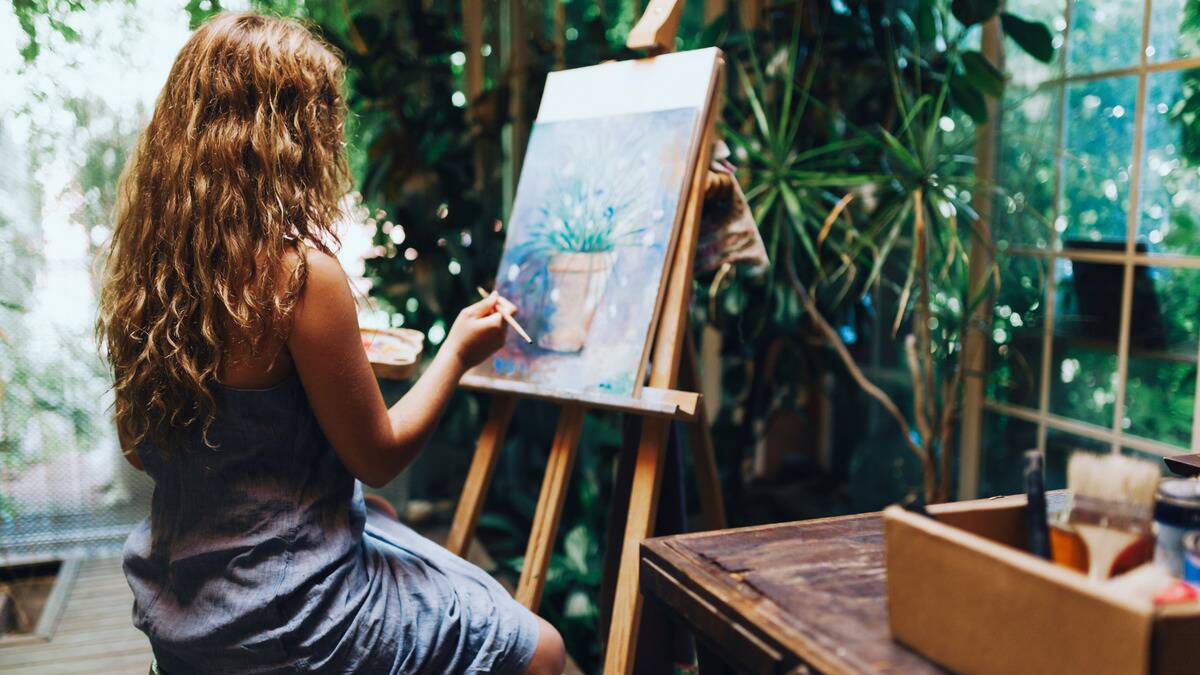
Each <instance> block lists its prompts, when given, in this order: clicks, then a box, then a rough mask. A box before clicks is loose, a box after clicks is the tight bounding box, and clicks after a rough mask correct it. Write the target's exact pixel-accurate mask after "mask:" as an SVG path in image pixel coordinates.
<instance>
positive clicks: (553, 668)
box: [525, 616, 567, 675]
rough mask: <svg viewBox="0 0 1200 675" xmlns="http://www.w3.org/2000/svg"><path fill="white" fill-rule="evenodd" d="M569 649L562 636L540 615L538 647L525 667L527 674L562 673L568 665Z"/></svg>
mask: <svg viewBox="0 0 1200 675" xmlns="http://www.w3.org/2000/svg"><path fill="white" fill-rule="evenodd" d="M566 661H567V649H566V647H564V646H563V640H562V636H561V635H559V634H558V630H556V629H555V628H554V626H551V625H550V624H549V622H547V621H546V620H545V619H543V618H542V617H540V616H539V617H538V641H537V648H536V649H534V651H533V659H531V660H530V662H529V667H527V668H526V669H525V675H562V672H563V669H564V668H565V667H566Z"/></svg>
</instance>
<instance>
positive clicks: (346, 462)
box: [98, 14, 564, 674]
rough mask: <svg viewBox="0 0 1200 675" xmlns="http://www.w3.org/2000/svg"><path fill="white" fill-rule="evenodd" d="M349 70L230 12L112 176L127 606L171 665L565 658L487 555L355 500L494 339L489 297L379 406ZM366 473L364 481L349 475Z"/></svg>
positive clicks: (206, 36) (113, 350) (179, 73)
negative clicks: (359, 228) (359, 297)
mask: <svg viewBox="0 0 1200 675" xmlns="http://www.w3.org/2000/svg"><path fill="white" fill-rule="evenodd" d="M342 80H343V69H342V65H341V63H340V62H339V60H338V58H337V57H336V56H335V55H334V54H333V53H332V52H331V50H330V49H329V48H328V47H327V46H326V45H324V44H322V43H321V42H320V41H318V40H317V39H315V38H314V37H313V36H312V35H310V34H309V33H308V32H307V31H306V30H305V29H304V28H303V27H302V26H300V25H299V24H297V23H295V22H292V21H288V20H283V19H276V18H268V17H263V16H257V15H253V14H223V15H219V16H217V17H216V18H214V19H213V20H212V21H210V22H208V23H206V24H205V25H204V26H202V27H201V28H200V29H199V30H197V31H196V33H195V34H194V35H193V36H192V37H191V39H190V40H188V42H187V44H186V45H185V46H184V47H183V49H182V51H180V53H179V55H178V57H177V58H176V60H175V64H174V66H173V67H172V69H171V73H170V76H169V77H168V79H167V83H166V85H165V87H164V88H163V91H162V94H161V95H160V97H159V100H158V104H157V106H156V108H155V111H154V115H153V117H152V118H151V120H150V124H149V126H148V127H147V128H146V130H145V131H144V132H143V134H142V136H141V139H140V141H139V144H138V147H137V149H136V150H135V152H134V154H133V156H132V158H131V159H130V161H129V163H128V165H127V166H126V168H125V172H124V175H123V176H122V179H121V197H120V204H119V206H118V209H117V216H116V227H115V230H114V235H113V241H112V245H111V251H110V252H109V255H108V259H107V263H106V269H105V275H104V281H103V288H102V291H101V303H100V304H101V309H100V319H99V322H98V332H99V335H100V337H101V339H102V341H103V343H104V344H105V346H106V347H107V358H108V360H109V362H110V364H111V367H112V371H113V376H114V382H115V385H114V389H115V393H116V405H115V412H116V419H117V427H118V430H119V434H120V437H121V441H122V447H123V450H124V452H125V454H126V456H127V458H128V459H129V461H130V462H131V463H133V464H134V465H135V466H137V467H138V468H142V467H143V466H144V468H145V470H146V471H147V472H148V473H149V474H150V475H151V476H152V477H153V478H154V481H155V492H154V498H153V503H152V507H151V514H150V517H149V519H148V520H147V522H144V523H142V524H141V525H140V526H139V527H138V528H137V529H135V530H134V532H133V533H132V534H131V535H130V537H129V540H128V541H127V543H126V547H125V573H126V576H127V578H128V580H129V585H130V587H131V588H132V589H133V593H134V611H133V615H134V621H135V623H136V624H137V626H138V628H140V629H141V630H142V631H144V632H145V633H146V635H147V636H148V637H149V639H150V643H151V645H152V646H153V648H154V654H155V657H156V660H157V661H158V664H159V666H160V667H161V669H162V670H163V671H164V672H166V673H188V672H203V673H216V672H221V673H229V672H254V673H267V672H289V673H291V672H362V673H439V674H440V673H459V672H500V673H522V672H524V673H537V674H540V673H561V672H562V664H563V658H564V657H563V648H562V640H561V638H560V637H559V635H558V633H557V632H556V631H555V630H554V629H553V628H552V627H551V626H550V625H549V624H547V623H546V622H545V621H542V620H541V619H539V618H538V617H536V616H534V615H533V614H532V613H531V612H529V611H528V610H526V609H525V608H523V607H521V606H520V605H518V604H517V603H516V602H515V601H514V600H513V599H512V598H511V597H510V596H509V595H508V594H507V593H506V592H505V591H504V590H503V589H502V588H501V587H500V586H499V585H498V584H497V583H496V582H495V581H494V580H492V579H491V578H490V577H488V576H487V575H486V574H485V573H484V572H483V571H481V570H479V569H478V568H476V567H474V566H472V565H470V564H469V563H467V562H465V561H463V560H461V559H459V558H457V557H456V556H454V555H452V554H450V553H449V552H448V551H446V550H445V549H443V548H441V547H438V546H437V545H435V544H432V543H431V542H429V541H426V540H424V539H422V538H421V537H419V536H418V535H417V534H415V533H414V532H412V531H411V530H409V529H408V528H406V527H404V526H403V525H401V524H400V523H398V522H395V521H394V520H390V519H388V518H387V517H385V516H384V515H382V514H381V513H378V512H375V511H372V510H368V509H366V508H365V506H364V502H363V497H362V490H361V486H360V485H359V483H358V481H362V482H364V483H367V484H368V485H372V486H380V485H383V484H385V483H387V482H388V481H389V480H391V479H392V478H393V477H394V476H395V475H396V474H397V473H399V472H400V471H401V470H402V469H403V468H404V467H405V466H406V465H407V464H408V463H409V462H410V461H411V460H412V459H413V457H415V456H416V454H417V453H418V452H419V451H420V449H421V447H422V446H423V445H424V443H425V441H426V440H427V439H428V438H429V435H430V434H431V433H432V431H433V429H434V426H435V425H436V423H437V420H438V417H439V416H440V415H441V413H442V410H443V409H444V408H445V406H446V402H447V401H448V400H449V397H450V395H451V393H452V391H453V389H454V386H455V385H456V384H457V382H458V380H459V378H460V376H461V375H462V374H463V372H464V371H465V370H466V369H467V368H470V367H471V366H473V365H475V364H477V363H479V362H480V361H482V360H483V359H484V358H486V357H487V356H488V355H489V354H491V353H492V352H493V351H495V350H496V349H497V348H499V346H500V345H501V344H502V343H503V340H504V335H505V324H504V321H503V316H502V312H510V311H511V306H509V305H504V306H501V304H500V302H501V301H499V300H498V299H497V298H496V297H495V296H494V295H493V296H492V297H489V298H487V299H486V300H484V301H482V302H479V303H477V304H475V305H472V306H470V307H468V308H466V309H465V310H463V312H462V313H461V314H460V315H459V316H458V319H457V320H456V321H455V322H454V325H453V327H452V328H451V330H450V332H449V334H448V336H447V338H446V340H445V342H444V344H443V346H442V348H441V350H440V351H439V352H438V354H437V356H436V358H434V359H433V361H432V362H431V363H430V365H429V367H428V369H427V370H426V371H425V374H424V375H423V376H422V377H421V378H420V379H419V380H418V381H417V382H416V383H415V384H414V385H413V387H412V390H411V391H410V392H409V394H408V395H407V396H405V397H404V398H403V399H402V400H401V401H400V402H399V403H397V404H396V405H395V406H393V407H392V408H391V409H390V410H388V409H387V408H386V407H385V405H384V403H383V398H382V396H381V395H380V392H379V387H378V385H377V383H376V381H375V379H374V377H373V376H372V374H371V368H370V365H369V364H368V362H367V358H366V355H365V354H364V352H363V348H362V343H361V339H360V337H359V332H358V324H357V319H356V315H355V307H354V302H353V298H352V296H351V293H350V290H349V285H348V282H347V278H346V275H345V274H344V272H343V271H342V269H341V268H340V267H339V265H338V263H337V261H336V260H335V259H334V258H333V256H332V255H331V250H330V248H329V244H328V242H331V241H335V238H334V236H333V232H332V231H331V228H332V224H333V223H334V221H335V220H336V219H337V218H338V216H339V208H338V203H339V199H340V197H341V195H342V194H343V193H344V191H345V189H346V185H347V170H346V164H345V159H344V157H343V150H342V148H343V146H344V142H343V120H344V102H343V100H342V97H341V93H340V92H341V88H342V85H343V81H342ZM356 479H357V480H356Z"/></svg>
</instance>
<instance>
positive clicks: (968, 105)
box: [950, 73, 988, 124]
mask: <svg viewBox="0 0 1200 675" xmlns="http://www.w3.org/2000/svg"><path fill="white" fill-rule="evenodd" d="M950 96H951V97H952V98H953V99H954V102H955V103H956V104H957V105H958V107H959V108H961V109H962V111H963V112H965V113H967V115H968V116H970V118H971V119H972V120H974V121H975V123H976V124H983V123H984V122H987V119H988V112H987V102H985V101H984V100H983V94H981V93H979V90H977V89H976V88H975V87H973V86H971V82H970V81H969V80H968V79H967V78H966V77H965V76H963V75H959V74H958V73H951V74H950Z"/></svg>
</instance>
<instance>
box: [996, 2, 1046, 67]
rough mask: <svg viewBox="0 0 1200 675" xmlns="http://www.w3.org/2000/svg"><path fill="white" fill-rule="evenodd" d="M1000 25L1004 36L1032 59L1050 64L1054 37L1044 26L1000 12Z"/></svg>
mask: <svg viewBox="0 0 1200 675" xmlns="http://www.w3.org/2000/svg"><path fill="white" fill-rule="evenodd" d="M1000 25H1001V27H1003V28H1004V34H1005V35H1007V36H1009V37H1010V38H1012V39H1013V42H1015V43H1017V46H1019V47H1020V48H1021V49H1024V50H1025V52H1026V53H1028V54H1029V55H1030V56H1032V57H1033V58H1035V59H1037V60H1038V61H1041V62H1042V63H1050V61H1051V60H1052V59H1053V58H1054V36H1053V35H1052V34H1051V33H1050V28H1049V27H1048V26H1046V24H1044V23H1040V22H1037V21H1026V20H1025V19H1022V18H1021V17H1019V16H1017V15H1015V14H1011V13H1009V12H1001V14H1000Z"/></svg>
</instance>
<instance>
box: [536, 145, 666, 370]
mask: <svg viewBox="0 0 1200 675" xmlns="http://www.w3.org/2000/svg"><path fill="white" fill-rule="evenodd" d="M564 173H565V175H563V176H561V177H560V178H559V179H558V182H559V185H558V186H557V188H556V189H554V190H552V191H550V192H549V193H548V194H547V195H546V198H545V201H544V203H543V204H542V206H541V207H539V209H538V214H539V216H540V217H539V219H538V220H537V221H535V222H534V223H532V224H531V227H530V230H529V233H528V235H527V237H526V238H525V240H524V241H523V242H522V243H521V244H520V245H519V247H518V250H517V257H519V258H521V259H524V260H528V259H531V258H540V259H542V260H544V266H545V268H544V272H543V273H542V274H540V275H538V278H537V279H536V281H540V282H542V284H541V285H542V292H541V293H540V297H541V307H540V316H539V317H537V318H538V319H539V321H538V322H537V324H536V325H537V326H538V327H539V328H540V330H538V331H537V338H536V342H537V345H538V346H539V347H541V348H543V349H547V350H550V351H554V352H564V353H571V352H578V351H580V350H582V349H583V346H584V344H585V343H586V342H587V337H588V333H589V331H590V330H591V327H592V321H593V319H594V318H595V316H596V310H597V308H598V307H599V305H600V300H601V299H602V298H603V296H604V291H605V289H606V288H607V286H608V282H609V279H610V277H611V276H612V272H613V268H614V266H615V264H616V262H617V258H618V251H619V249H621V248H622V247H636V246H644V245H651V244H653V237H650V238H647V237H646V235H647V234H648V228H647V227H646V225H645V223H647V222H651V221H652V215H653V214H651V213H648V210H647V209H646V205H647V203H648V202H649V201H650V200H649V199H646V198H645V194H644V193H642V192H640V191H639V189H638V186H637V185H636V184H634V182H633V181H631V180H630V179H629V178H630V176H632V175H633V174H625V175H624V176H617V177H616V178H617V180H616V181H608V182H601V180H600V179H601V178H602V177H601V176H598V175H597V174H596V173H595V172H587V173H585V172H581V171H579V170H577V169H576V167H575V166H573V165H568V166H566V167H564Z"/></svg>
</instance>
